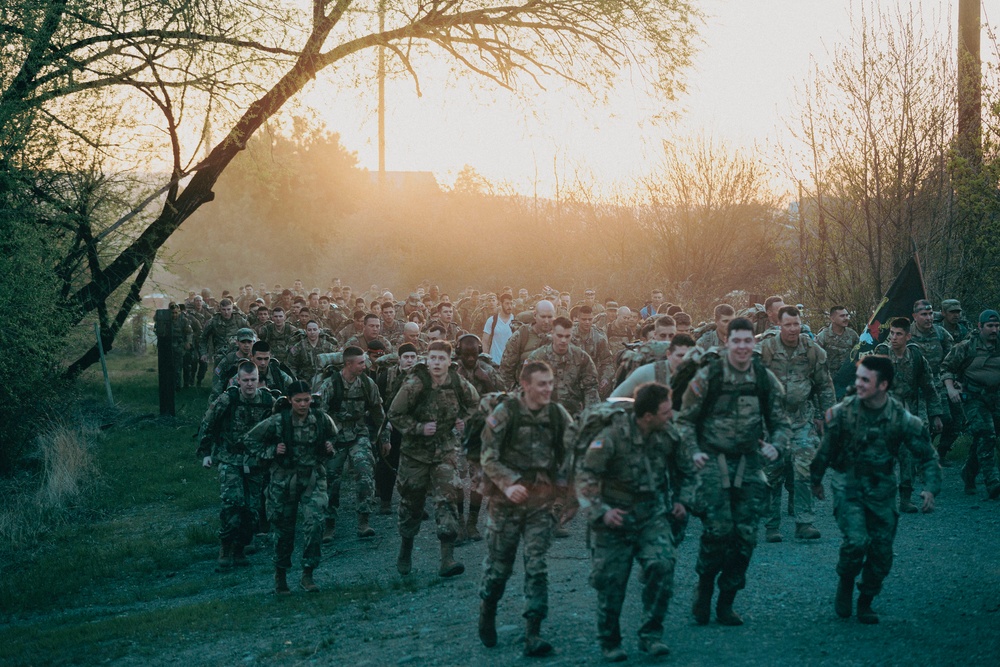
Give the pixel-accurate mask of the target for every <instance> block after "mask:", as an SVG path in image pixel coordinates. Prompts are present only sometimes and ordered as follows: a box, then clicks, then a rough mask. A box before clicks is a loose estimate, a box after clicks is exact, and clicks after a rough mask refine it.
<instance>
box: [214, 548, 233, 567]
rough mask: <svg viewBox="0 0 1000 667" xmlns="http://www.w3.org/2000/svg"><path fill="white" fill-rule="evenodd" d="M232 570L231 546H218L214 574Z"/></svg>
mask: <svg viewBox="0 0 1000 667" xmlns="http://www.w3.org/2000/svg"><path fill="white" fill-rule="evenodd" d="M231 569H233V544H232V542H223V543H222V544H221V545H219V558H218V559H217V560H216V565H215V571H216V572H228V571H229V570H231Z"/></svg>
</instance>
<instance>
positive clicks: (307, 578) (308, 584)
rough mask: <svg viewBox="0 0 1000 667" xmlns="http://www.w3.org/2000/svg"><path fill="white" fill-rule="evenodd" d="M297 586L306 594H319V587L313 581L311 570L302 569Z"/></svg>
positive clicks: (308, 568) (309, 568)
mask: <svg viewBox="0 0 1000 667" xmlns="http://www.w3.org/2000/svg"><path fill="white" fill-rule="evenodd" d="M299 585H300V586H302V590H304V591H305V592H306V593H319V586H317V585H316V582H315V581H313V568H311V567H304V568H302V579H300V580H299Z"/></svg>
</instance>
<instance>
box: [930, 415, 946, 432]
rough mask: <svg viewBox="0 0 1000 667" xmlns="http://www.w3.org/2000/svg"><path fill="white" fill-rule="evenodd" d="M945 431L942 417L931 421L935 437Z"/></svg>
mask: <svg viewBox="0 0 1000 667" xmlns="http://www.w3.org/2000/svg"><path fill="white" fill-rule="evenodd" d="M943 430H944V422H942V421H941V418H940V417H935V418H934V419H933V420H932V421H931V433H934V434H935V435H937V434H938V433H940V432H941V431H943Z"/></svg>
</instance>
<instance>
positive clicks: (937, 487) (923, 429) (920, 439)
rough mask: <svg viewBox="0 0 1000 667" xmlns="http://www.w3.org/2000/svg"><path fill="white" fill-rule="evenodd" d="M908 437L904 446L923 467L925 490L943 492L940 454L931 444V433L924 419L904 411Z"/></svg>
mask: <svg viewBox="0 0 1000 667" xmlns="http://www.w3.org/2000/svg"><path fill="white" fill-rule="evenodd" d="M904 421H905V428H906V438H905V440H904V442H903V446H905V447H906V448H907V449H909V450H910V453H911V454H913V459H914V460H915V461H916V463H917V465H919V466H920V467H921V468H923V472H924V490H925V491H930V492H931V493H932V494H934V495H935V496H936V495H938V494H939V493H941V466H940V464H939V463H938V454H937V451H936V450H935V449H934V446H933V445H932V444H931V435H930V433H929V432H928V430H927V426H926V425H924V422H923V420H921V419H920V418H919V417H916V416H914V415H912V414H909V413H904Z"/></svg>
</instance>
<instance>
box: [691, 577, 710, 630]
mask: <svg viewBox="0 0 1000 667" xmlns="http://www.w3.org/2000/svg"><path fill="white" fill-rule="evenodd" d="M713 593H715V577H714V576H707V575H704V574H703V575H701V576H700V577H699V578H698V585H697V586H696V587H695V589H694V602H693V603H692V604H691V613H692V614H693V615H694V621H695V623H697V624H698V625H708V621H709V619H710V618H711V615H712V594H713Z"/></svg>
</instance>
